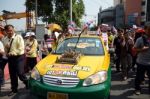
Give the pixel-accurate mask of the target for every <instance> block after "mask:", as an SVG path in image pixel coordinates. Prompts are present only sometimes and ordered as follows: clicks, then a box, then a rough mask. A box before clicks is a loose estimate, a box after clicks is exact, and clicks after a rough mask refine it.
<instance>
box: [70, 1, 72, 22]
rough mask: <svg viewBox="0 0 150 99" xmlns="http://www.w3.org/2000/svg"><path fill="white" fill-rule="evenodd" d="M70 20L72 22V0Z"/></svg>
mask: <svg viewBox="0 0 150 99" xmlns="http://www.w3.org/2000/svg"><path fill="white" fill-rule="evenodd" d="M70 22H72V0H70Z"/></svg>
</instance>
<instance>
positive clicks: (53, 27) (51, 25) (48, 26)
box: [47, 23, 62, 31]
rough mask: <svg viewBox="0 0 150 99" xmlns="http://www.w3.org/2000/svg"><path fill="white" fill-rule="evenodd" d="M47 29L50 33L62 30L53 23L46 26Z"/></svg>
mask: <svg viewBox="0 0 150 99" xmlns="http://www.w3.org/2000/svg"><path fill="white" fill-rule="evenodd" d="M47 28H48V29H50V30H51V31H54V30H62V28H61V26H60V25H58V24H55V23H52V24H48V25H47Z"/></svg>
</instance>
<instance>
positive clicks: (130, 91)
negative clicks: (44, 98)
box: [0, 69, 150, 99]
mask: <svg viewBox="0 0 150 99" xmlns="http://www.w3.org/2000/svg"><path fill="white" fill-rule="evenodd" d="M129 75H130V78H129V79H128V80H126V81H123V80H122V79H121V75H120V73H115V71H114V69H112V87H111V99H150V95H149V93H148V80H146V82H145V83H146V84H145V85H142V94H141V95H135V94H134V77H135V74H134V73H133V72H130V74H129ZM9 91H10V80H8V81H7V82H6V84H5V87H2V92H1V93H0V99H37V97H36V96H34V95H33V94H31V93H30V91H29V90H26V89H25V88H24V85H23V84H22V82H20V81H19V92H18V93H17V94H16V95H14V96H11V97H9V96H7V94H8V93H9ZM38 99H41V98H39V97H38ZM93 99H94V98H93Z"/></svg>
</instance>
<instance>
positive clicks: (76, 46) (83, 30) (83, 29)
mask: <svg viewBox="0 0 150 99" xmlns="http://www.w3.org/2000/svg"><path fill="white" fill-rule="evenodd" d="M85 30H86V28H84V29H83V30H82V31H81V33H80V34H79V37H78V40H77V42H76V45H75V47H74V50H76V48H77V44H78V43H79V39H80V37H81V34H82V33H83V32H84V31H85Z"/></svg>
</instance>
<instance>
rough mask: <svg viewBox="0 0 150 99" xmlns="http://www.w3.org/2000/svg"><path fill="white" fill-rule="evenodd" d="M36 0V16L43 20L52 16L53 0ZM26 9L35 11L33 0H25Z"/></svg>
mask: <svg viewBox="0 0 150 99" xmlns="http://www.w3.org/2000/svg"><path fill="white" fill-rule="evenodd" d="M37 2H38V17H41V18H42V21H43V22H46V21H47V18H51V17H52V16H53V14H52V13H53V0H37ZM25 5H26V7H27V10H28V11H35V0H26V3H25Z"/></svg>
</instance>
